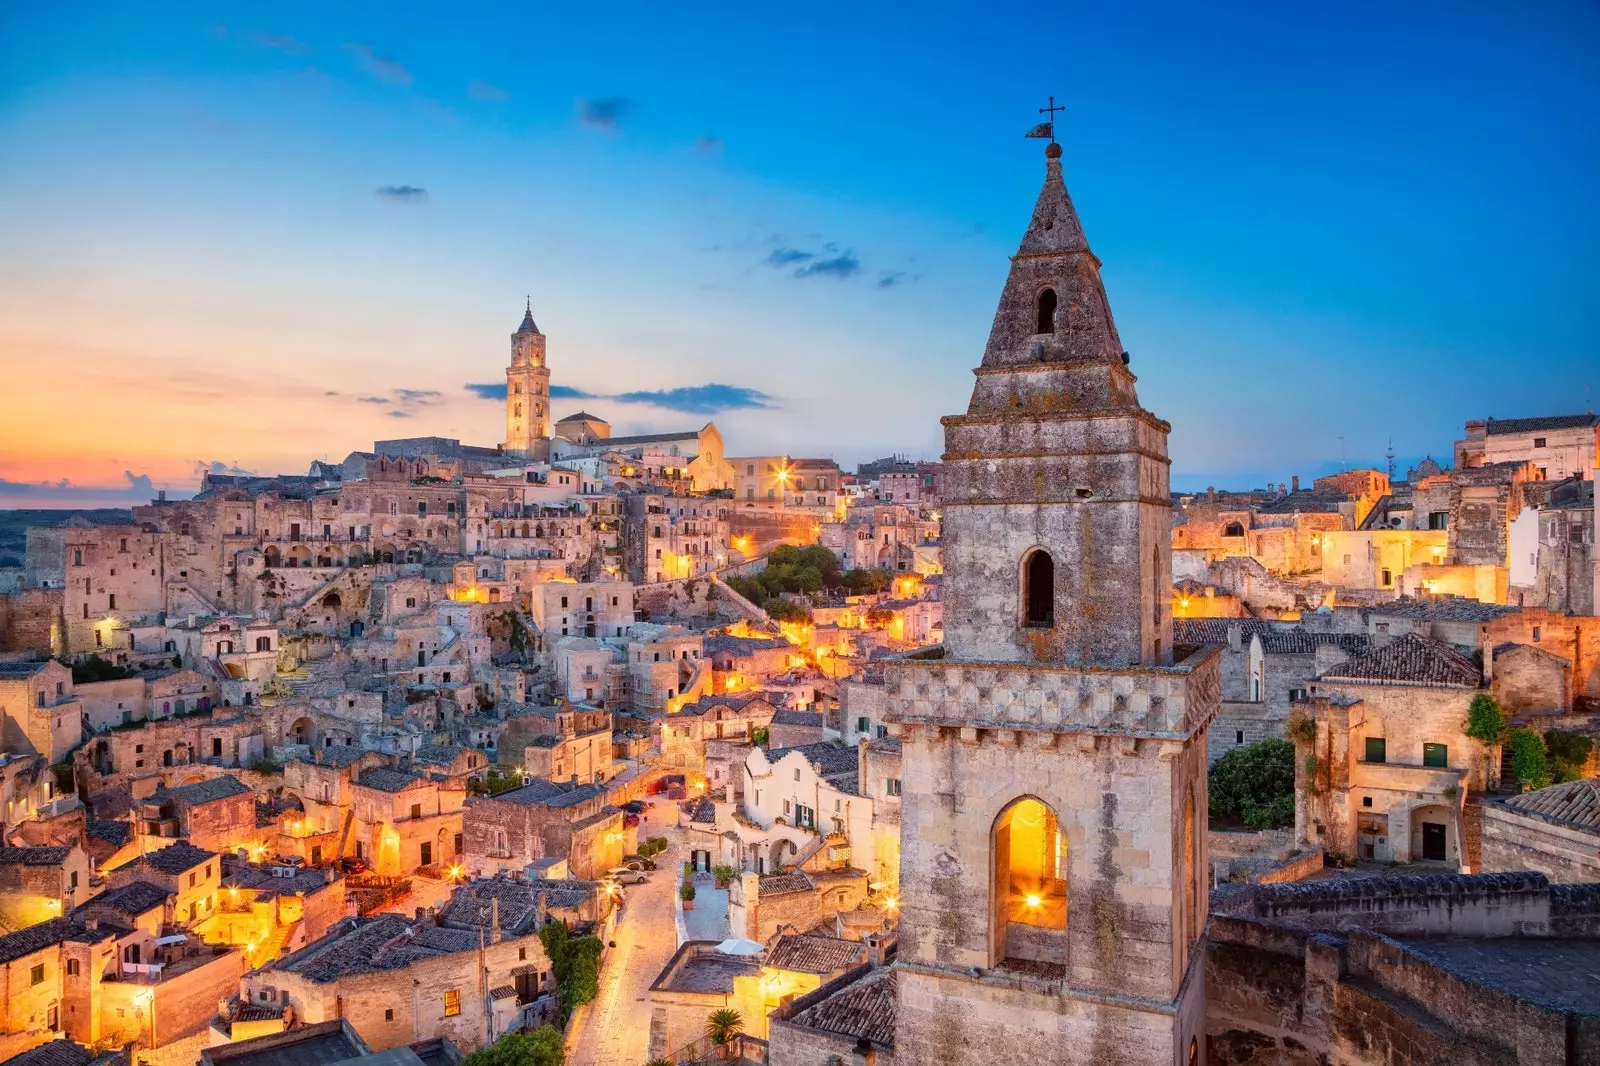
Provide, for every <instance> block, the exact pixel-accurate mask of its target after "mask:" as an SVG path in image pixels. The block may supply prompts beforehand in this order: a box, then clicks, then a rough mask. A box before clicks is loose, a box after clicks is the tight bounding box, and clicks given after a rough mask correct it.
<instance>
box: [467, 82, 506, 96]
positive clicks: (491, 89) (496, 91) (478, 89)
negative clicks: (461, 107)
mask: <svg viewBox="0 0 1600 1066" xmlns="http://www.w3.org/2000/svg"><path fill="white" fill-rule="evenodd" d="M467 95H468V96H471V97H472V98H474V99H476V100H509V99H511V94H510V93H508V92H506V91H505V90H504V89H501V88H499V87H498V86H494V85H490V84H489V83H488V82H486V81H474V82H473V83H472V84H471V85H468V86H467Z"/></svg>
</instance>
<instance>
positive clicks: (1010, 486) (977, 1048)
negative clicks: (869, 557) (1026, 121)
mask: <svg viewBox="0 0 1600 1066" xmlns="http://www.w3.org/2000/svg"><path fill="white" fill-rule="evenodd" d="M1060 154H1061V152H1060V148H1059V147H1058V146H1056V145H1054V144H1052V145H1051V146H1050V148H1049V149H1048V150H1047V155H1048V157H1049V159H1048V164H1047V173H1046V179H1045V185H1044V189H1043V191H1042V192H1041V193H1040V196H1039V200H1038V203H1037V205H1036V206H1035V208H1034V214H1033V219H1032V221H1031V223H1030V225H1029V227H1028V231H1027V233H1026V235H1025V236H1024V237H1023V240H1022V245H1021V247H1020V248H1019V250H1018V253H1017V255H1016V256H1015V257H1013V259H1012V266H1011V274H1010V277H1009V278H1008V280H1007V282H1006V286H1005V290H1004V292H1003V294H1002V296H1001V299H1000V306H999V308H998V310H997V311H996V314H995V319H994V326H993V328H992V330H991V333H990V336H989V343H988V347H987V349H986V351H985V353H984V358H983V365H982V366H981V367H980V368H979V369H978V370H977V383H976V385H975V387H974V390H973V395H972V402H971V405H970V407H969V408H968V411H967V413H966V414H965V415H958V416H953V417H949V418H946V419H945V420H944V425H945V436H946V440H945V462H944V471H943V482H944V484H943V490H944V496H945V499H944V518H943V541H944V566H945V575H944V604H945V609H944V639H945V643H944V647H943V649H942V652H941V653H939V654H936V655H929V656H927V657H925V658H921V659H918V658H915V657H913V658H909V659H906V660H900V661H891V662H888V663H886V664H885V667H884V673H885V684H886V692H887V697H888V701H889V704H890V708H891V711H890V713H891V717H892V719H894V720H896V721H897V722H898V723H899V729H900V733H901V762H902V774H903V779H902V780H903V795H904V799H903V804H902V807H901V827H902V828H901V833H902V841H901V847H902V853H901V874H900V879H901V886H902V890H903V895H902V903H901V911H902V916H901V922H900V936H901V941H900V957H899V963H898V968H899V973H898V978H899V982H898V994H899V1000H898V1006H897V1014H896V1021H895V1040H894V1058H895V1061H896V1062H897V1063H901V1064H930V1066H931V1064H934V1063H939V1064H941V1066H945V1064H949V1066H958V1064H963V1063H973V1064H978V1063H984V1064H987V1063H990V1062H993V1061H996V1059H1004V1058H1007V1057H1010V1056H1011V1054H1012V1053H1013V1052H1015V1050H1016V1049H1018V1048H1026V1047H1040V1048H1049V1049H1050V1052H1049V1054H1050V1057H1051V1059H1052V1061H1056V1062H1062V1063H1069V1062H1072V1063H1075V1062H1083V1063H1108V1062H1142V1063H1154V1062H1162V1063H1172V1064H1174V1066H1179V1064H1182V1063H1185V1062H1194V1061H1198V1055H1199V1045H1200V1039H1201V1037H1202V1035H1203V1032H1204V1003H1205V1000H1204V979H1203V972H1202V970H1203V967H1202V966H1201V961H1202V958H1203V956H1202V951H1203V943H1202V940H1201V930H1202V928H1203V924H1204V917H1205V915H1204V907H1205V904H1204V900H1205V882H1206V869H1207V864H1206V856H1205V836H1206V834H1205V823H1204V821H1203V819H1204V817H1205V811H1206V759H1205V755H1206V750H1205V749H1206V742H1205V735H1206V734H1205V731H1206V727H1207V724H1208V722H1209V721H1210V719H1211V717H1212V716H1213V715H1214V714H1215V713H1216V710H1217V704H1218V702H1219V696H1220V693H1219V676H1218V669H1219V662H1218V654H1219V653H1218V651H1217V649H1215V648H1205V649H1199V650H1195V649H1192V648H1189V647H1181V648H1175V647H1174V645H1173V641H1172V626H1171V618H1170V606H1169V602H1170V601H1169V590H1170V586H1171V565H1170V552H1171V515H1170V493H1169V491H1168V485H1167V471H1168V460H1167V456H1166V437H1167V432H1168V426H1167V424H1166V423H1165V422H1162V421H1161V420H1159V419H1157V418H1156V417H1155V416H1154V415H1151V414H1150V413H1148V412H1147V411H1145V410H1143V409H1142V408H1140V407H1139V404H1138V400H1137V397H1136V395H1135V390H1134V377H1133V374H1132V373H1131V372H1130V371H1129V369H1128V366H1127V357H1126V354H1125V353H1124V352H1123V350H1122V346H1121V343H1120V341H1119V339H1118V337H1117V331H1116V326H1115V324H1114V322H1113V320H1112V317H1111V312H1110V309H1109V307H1108V305H1107V303H1106V298H1105V292H1104V289H1103V287H1102V285H1101V282H1100V276H1099V267H1100V262H1099V260H1098V259H1097V258H1096V257H1095V256H1094V254H1093V253H1092V252H1091V251H1090V250H1089V246H1088V243H1087V242H1086V241H1085V240H1084V236H1083V230H1082V227H1081V226H1080V224H1079V221H1078V218H1077V214H1076V212H1075V211H1074V209H1073V207H1072V202H1071V199H1070V198H1069V197H1068V195H1067V190H1066V187H1065V185H1064V184H1063V182H1062V178H1061V164H1060ZM1132 797H1137V799H1136V800H1134V799H1132Z"/></svg>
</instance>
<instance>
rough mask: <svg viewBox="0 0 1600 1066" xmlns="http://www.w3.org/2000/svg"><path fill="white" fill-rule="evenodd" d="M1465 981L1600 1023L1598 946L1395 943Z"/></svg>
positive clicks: (1540, 940) (1554, 941)
mask: <svg viewBox="0 0 1600 1066" xmlns="http://www.w3.org/2000/svg"><path fill="white" fill-rule="evenodd" d="M1394 939H1395V940H1396V941H1397V942H1398V943H1401V944H1404V945H1405V947H1406V949H1407V950H1409V951H1412V952H1415V953H1416V954H1417V955H1419V956H1421V957H1422V958H1424V959H1426V960H1428V961H1429V962H1431V963H1433V964H1434V965H1435V966H1437V967H1439V968H1440V969H1441V970H1445V971H1448V972H1449V973H1452V974H1454V975H1455V976H1457V977H1459V978H1461V979H1462V980H1463V981H1470V982H1471V983H1473V984H1475V985H1481V986H1483V987H1484V988H1492V989H1496V990H1498V991H1501V992H1505V993H1507V994H1509V995H1513V996H1516V997H1517V998H1519V999H1524V1000H1527V1001H1528V1002H1529V1003H1534V1004H1537V1005H1538V1006H1541V1007H1547V1008H1550V1009H1551V1010H1560V1011H1570V1012H1572V1013H1574V1014H1582V1015H1585V1016H1587V1017H1590V1018H1600V940H1567V939H1558V938H1555V937H1548V938H1545V937H1487V938H1482V939H1480V938H1477V937H1462V936H1434V937H1395V938H1394Z"/></svg>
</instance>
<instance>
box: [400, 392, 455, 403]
mask: <svg viewBox="0 0 1600 1066" xmlns="http://www.w3.org/2000/svg"><path fill="white" fill-rule="evenodd" d="M394 394H395V395H396V396H397V397H399V399H400V402H401V403H411V404H423V405H426V404H430V403H433V402H434V401H435V400H437V399H439V398H440V397H441V396H442V395H443V393H441V392H440V391H439V390H438V389H395V390H394Z"/></svg>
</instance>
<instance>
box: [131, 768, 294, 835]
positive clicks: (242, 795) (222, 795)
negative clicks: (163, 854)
mask: <svg viewBox="0 0 1600 1066" xmlns="http://www.w3.org/2000/svg"><path fill="white" fill-rule="evenodd" d="M134 835H135V836H136V837H139V838H147V839H148V840H149V841H150V844H153V846H155V847H162V846H164V845H165V843H166V840H167V839H176V838H178V837H183V838H185V839H187V840H188V841H189V842H190V843H191V844H193V845H194V846H195V847H198V848H205V849H208V850H211V851H219V852H220V851H236V850H238V849H240V848H243V849H245V850H247V851H248V850H255V849H257V848H259V847H260V846H261V845H262V843H263V839H264V836H265V833H264V831H262V830H258V829H257V828H256V796H255V793H254V792H253V791H251V789H250V788H249V786H247V785H245V784H243V783H242V782H241V781H240V780H239V779H238V778H237V777H234V776H233V775H232V774H224V775H222V776H221V777H214V778H212V779H210V780H209V781H197V782H195V783H194V784H192V785H177V786H175V787H172V788H166V787H162V788H158V789H157V790H156V791H155V792H152V793H151V794H150V795H148V796H146V797H144V798H143V799H141V800H139V801H138V804H137V805H136V810H135V819H134ZM164 838H165V839H164ZM140 843H141V846H142V847H146V846H149V845H147V844H146V843H145V840H141V841H140Z"/></svg>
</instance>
